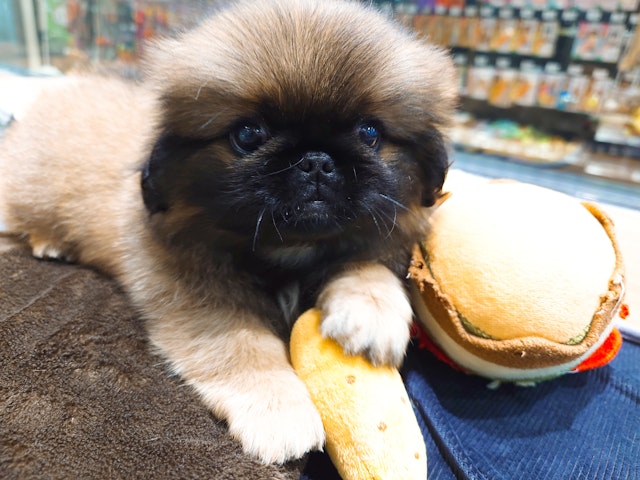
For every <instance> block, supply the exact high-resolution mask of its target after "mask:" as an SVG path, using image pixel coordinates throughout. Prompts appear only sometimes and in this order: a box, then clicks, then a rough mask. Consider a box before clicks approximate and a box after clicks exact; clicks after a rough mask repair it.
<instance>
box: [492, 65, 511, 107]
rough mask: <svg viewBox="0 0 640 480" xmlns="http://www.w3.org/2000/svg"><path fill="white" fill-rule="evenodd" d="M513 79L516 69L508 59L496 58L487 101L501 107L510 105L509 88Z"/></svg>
mask: <svg viewBox="0 0 640 480" xmlns="http://www.w3.org/2000/svg"><path fill="white" fill-rule="evenodd" d="M515 79H516V71H515V70H514V69H513V68H512V67H511V62H510V61H509V59H508V58H498V59H497V60H496V69H495V74H494V76H493V81H492V82H491V87H490V88H489V97H488V101H489V103H491V104H492V105H495V106H497V107H502V108H507V107H510V106H511V89H512V87H513V82H514V80H515Z"/></svg>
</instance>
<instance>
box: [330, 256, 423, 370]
mask: <svg viewBox="0 0 640 480" xmlns="http://www.w3.org/2000/svg"><path fill="white" fill-rule="evenodd" d="M318 306H319V307H320V309H321V310H322V313H323V321H322V327H321V330H322V334H323V335H324V336H325V337H329V338H333V339H334V340H336V341H337V342H338V343H340V345H342V348H343V349H344V351H345V352H346V353H348V354H351V355H357V354H364V355H365V356H367V357H368V358H369V359H370V360H371V362H372V363H373V364H374V365H382V364H388V365H393V366H399V365H400V364H401V363H402V360H403V358H404V354H405V350H406V347H407V344H408V342H409V336H410V333H409V325H410V324H411V321H412V318H413V317H412V315H413V314H412V310H411V305H410V303H409V300H408V298H407V295H406V293H405V290H404V288H403V286H402V284H401V283H400V280H399V279H398V278H397V277H396V276H395V275H394V274H393V273H392V272H391V271H390V270H388V269H387V268H386V267H384V266H382V265H378V264H371V265H365V266H362V267H359V268H357V269H354V270H349V271H347V272H344V273H343V274H341V275H340V276H338V277H337V278H335V279H333V280H332V281H331V282H330V283H329V284H328V285H327V287H326V288H325V289H324V290H323V291H322V293H321V295H320V297H319V299H318Z"/></svg>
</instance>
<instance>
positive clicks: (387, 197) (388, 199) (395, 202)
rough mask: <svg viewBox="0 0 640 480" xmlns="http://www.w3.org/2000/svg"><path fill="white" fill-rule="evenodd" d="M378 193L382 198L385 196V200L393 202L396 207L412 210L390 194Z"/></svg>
mask: <svg viewBox="0 0 640 480" xmlns="http://www.w3.org/2000/svg"><path fill="white" fill-rule="evenodd" d="M378 195H380V196H381V197H382V198H384V199H385V200H387V201H389V202H391V203H393V204H394V205H395V206H396V207H400V208H401V209H403V210H405V211H407V212H410V211H411V210H409V209H408V208H407V207H406V206H405V205H403V204H402V203H400V202H399V201H397V200H395V199H394V198H391V197H390V196H388V195H385V194H384V193H378Z"/></svg>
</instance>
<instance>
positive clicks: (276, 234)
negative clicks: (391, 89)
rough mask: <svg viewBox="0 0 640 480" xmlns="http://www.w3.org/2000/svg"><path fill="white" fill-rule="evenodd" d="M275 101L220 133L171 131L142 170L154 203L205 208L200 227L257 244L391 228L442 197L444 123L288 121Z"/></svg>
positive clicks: (156, 208) (370, 235) (195, 225)
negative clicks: (405, 132)
mask: <svg viewBox="0 0 640 480" xmlns="http://www.w3.org/2000/svg"><path fill="white" fill-rule="evenodd" d="M274 111H275V110H270V109H261V113H260V114H259V115H254V116H252V117H250V118H240V119H238V120H235V121H233V122H231V123H230V124H229V125H228V127H227V129H226V131H224V132H222V133H221V134H220V135H218V136H216V137H214V138H192V137H188V136H182V135H175V134H165V135H163V136H162V137H161V138H160V140H159V141H158V142H157V143H156V145H155V147H154V150H153V153H152V155H151V158H150V160H149V162H148V163H147V166H146V168H145V171H144V174H143V182H142V188H143V194H144V199H145V204H146V206H147V209H148V210H149V212H150V213H151V214H152V215H153V214H161V215H168V216H171V215H179V213H180V210H186V211H189V212H197V220H196V221H195V222H193V221H191V222H189V223H190V225H191V228H192V229H200V230H201V231H205V230H206V231H209V232H214V231H215V233H210V234H211V235H213V236H218V235H222V234H225V235H231V236H233V237H235V238H236V239H241V241H242V242H243V243H246V244H249V245H250V246H251V248H252V250H254V251H255V250H260V249H261V248H263V247H266V248H272V247H278V246H292V245H299V244H302V243H303V244H309V243H310V242H311V243H312V242H320V241H322V242H331V241H332V240H333V239H337V238H339V239H341V240H342V241H345V240H346V241H354V240H357V239H358V238H359V239H360V240H361V241H367V242H369V241H371V240H373V239H374V238H380V239H385V238H389V237H391V236H392V235H393V232H394V230H395V229H396V228H398V225H401V224H402V222H404V221H405V218H406V217H407V216H411V215H415V209H416V207H418V206H422V205H431V204H432V203H433V202H434V196H435V194H436V192H437V191H438V189H439V188H440V186H441V185H442V182H443V180H444V175H445V171H446V168H447V157H446V150H445V147H444V143H443V139H442V137H441V136H440V134H439V132H438V131H437V130H435V129H426V130H425V132H426V134H425V137H424V138H421V139H417V141H416V139H412V140H411V141H410V140H407V139H401V138H394V137H393V136H392V134H390V133H389V130H388V129H387V128H386V127H385V125H384V124H383V123H382V121H380V120H379V119H377V118H372V117H359V116H358V115H355V114H354V115H353V116H351V117H350V118H340V117H339V116H338V115H331V114H325V115H318V116H309V117H307V118H299V117H298V118H295V121H289V119H287V118H283V116H282V115H281V112H278V114H273V112H274ZM355 243H356V244H357V243H358V242H357V241H356V242H355Z"/></svg>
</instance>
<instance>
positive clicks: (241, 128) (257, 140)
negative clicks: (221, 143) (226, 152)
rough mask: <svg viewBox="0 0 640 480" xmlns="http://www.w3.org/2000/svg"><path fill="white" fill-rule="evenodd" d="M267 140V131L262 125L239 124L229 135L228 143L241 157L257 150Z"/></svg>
mask: <svg viewBox="0 0 640 480" xmlns="http://www.w3.org/2000/svg"><path fill="white" fill-rule="evenodd" d="M268 139H269V133H268V132H267V129H266V128H265V127H263V126H262V125H259V124H257V123H251V122H247V123H241V124H240V125H238V126H237V127H235V128H234V129H233V130H232V131H231V133H230V135H229V141H230V142H231V146H232V147H233V149H234V150H235V151H236V152H238V153H241V154H243V155H246V154H247V153H251V152H253V151H255V150H257V149H258V148H260V147H261V146H262V145H264V144H265V143H266V141H267V140H268Z"/></svg>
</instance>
